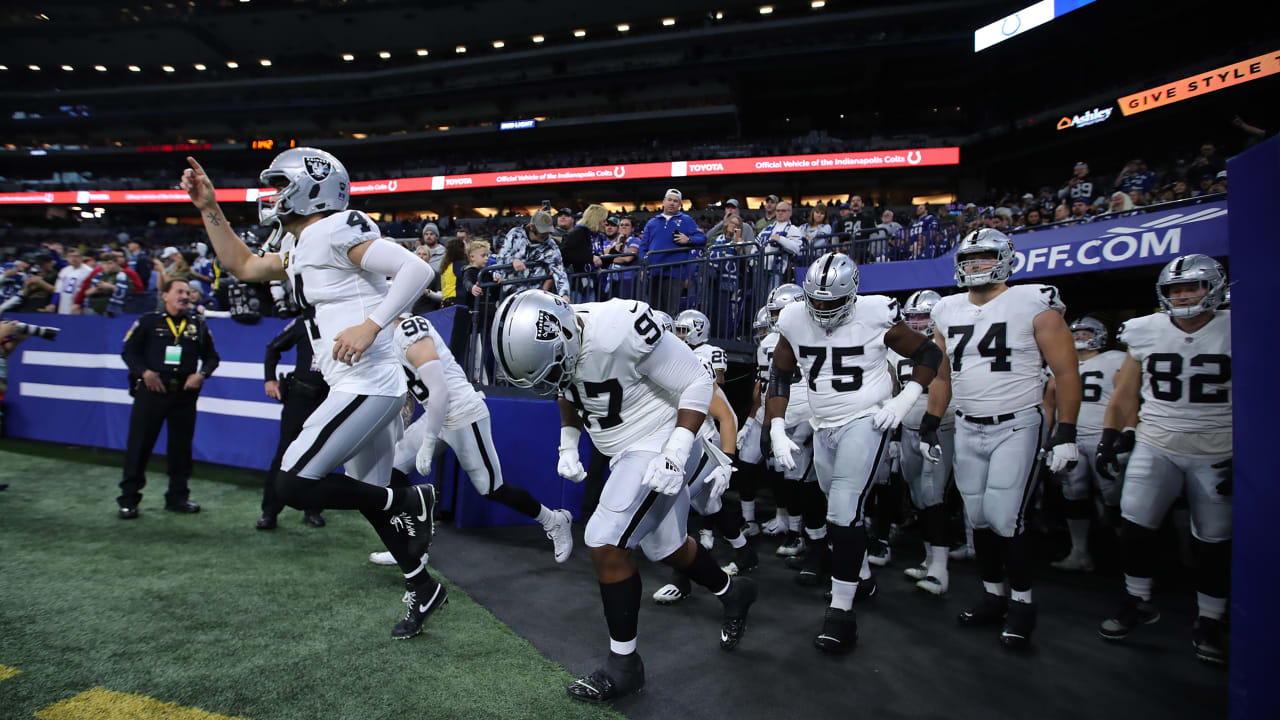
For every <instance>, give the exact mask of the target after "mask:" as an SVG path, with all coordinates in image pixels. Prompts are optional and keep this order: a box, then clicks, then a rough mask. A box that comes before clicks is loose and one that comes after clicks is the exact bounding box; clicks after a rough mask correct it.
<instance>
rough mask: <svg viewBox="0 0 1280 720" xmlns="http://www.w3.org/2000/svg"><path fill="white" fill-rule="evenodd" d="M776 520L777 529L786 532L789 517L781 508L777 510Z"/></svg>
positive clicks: (789, 522)
mask: <svg viewBox="0 0 1280 720" xmlns="http://www.w3.org/2000/svg"><path fill="white" fill-rule="evenodd" d="M777 520H778V527H780V528H782V529H783V530H787V529H789V528H790V527H791V516H790V515H788V514H787V511H786V510H783V509H782V508H778V513H777Z"/></svg>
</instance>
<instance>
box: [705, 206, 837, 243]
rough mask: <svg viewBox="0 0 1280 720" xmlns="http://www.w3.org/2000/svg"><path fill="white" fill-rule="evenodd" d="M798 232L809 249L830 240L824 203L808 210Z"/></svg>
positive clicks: (829, 227) (829, 229)
mask: <svg viewBox="0 0 1280 720" xmlns="http://www.w3.org/2000/svg"><path fill="white" fill-rule="evenodd" d="M800 233H801V234H802V235H804V241H805V243H806V244H807V245H808V246H809V248H810V249H813V248H823V247H826V246H827V245H828V244H829V243H830V242H831V223H829V222H827V206H826V205H824V204H822V203H818V204H817V205H814V206H813V209H812V210H810V211H809V222H807V223H805V224H803V225H801V226H800ZM712 236H713V237H714V233H712Z"/></svg>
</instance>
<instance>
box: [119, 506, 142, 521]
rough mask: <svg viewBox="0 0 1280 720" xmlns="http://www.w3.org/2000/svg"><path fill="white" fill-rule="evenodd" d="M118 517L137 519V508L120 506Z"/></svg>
mask: <svg viewBox="0 0 1280 720" xmlns="http://www.w3.org/2000/svg"><path fill="white" fill-rule="evenodd" d="M119 517H120V519H121V520H137V519H138V508H136V507H122V508H120V512H119Z"/></svg>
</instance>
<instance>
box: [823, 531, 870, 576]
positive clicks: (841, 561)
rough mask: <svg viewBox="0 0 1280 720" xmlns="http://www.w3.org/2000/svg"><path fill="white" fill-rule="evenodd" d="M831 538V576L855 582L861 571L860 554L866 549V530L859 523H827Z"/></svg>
mask: <svg viewBox="0 0 1280 720" xmlns="http://www.w3.org/2000/svg"><path fill="white" fill-rule="evenodd" d="M827 538H828V539H830V540H831V577H833V578H835V579H837V580H843V581H845V582H857V581H858V575H859V574H861V572H862V555H863V553H865V552H866V551H867V531H866V528H864V527H862V524H861V523H857V524H854V525H827Z"/></svg>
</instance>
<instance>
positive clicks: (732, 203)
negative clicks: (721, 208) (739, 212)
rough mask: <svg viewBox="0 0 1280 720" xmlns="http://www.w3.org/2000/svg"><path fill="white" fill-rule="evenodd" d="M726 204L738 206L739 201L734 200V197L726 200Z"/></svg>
mask: <svg viewBox="0 0 1280 720" xmlns="http://www.w3.org/2000/svg"><path fill="white" fill-rule="evenodd" d="M724 204H725V205H728V206H729V207H738V201H737V200H734V199H733V198H729V199H728V200H725V201H724Z"/></svg>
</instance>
